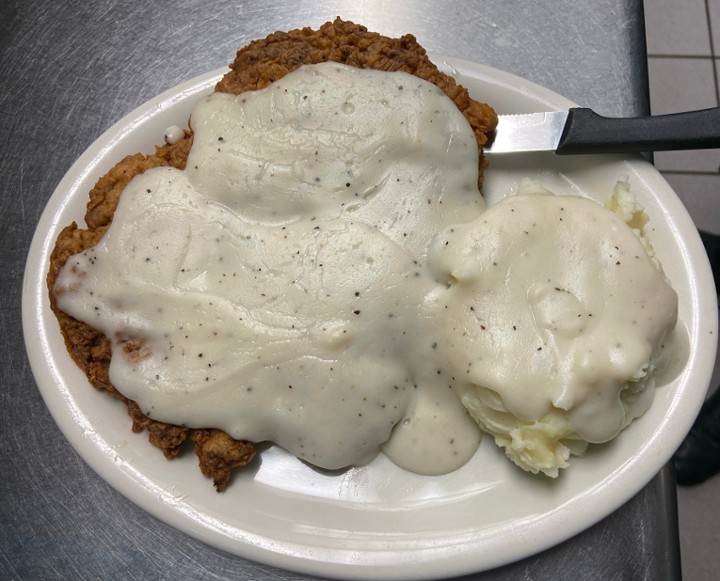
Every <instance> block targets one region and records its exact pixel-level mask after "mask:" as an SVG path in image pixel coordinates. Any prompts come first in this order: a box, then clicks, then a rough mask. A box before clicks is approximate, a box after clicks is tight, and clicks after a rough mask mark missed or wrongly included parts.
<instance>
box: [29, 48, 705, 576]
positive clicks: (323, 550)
mask: <svg viewBox="0 0 720 581" xmlns="http://www.w3.org/2000/svg"><path fill="white" fill-rule="evenodd" d="M435 60H436V62H438V63H440V66H442V67H443V68H444V70H446V71H448V72H450V73H451V74H453V75H455V76H456V77H457V79H458V81H459V82H460V83H462V84H463V85H465V86H466V87H468V88H469V89H470V92H471V94H473V95H474V96H475V97H476V98H478V99H481V100H484V101H487V102H489V103H491V104H493V105H494V106H495V107H496V108H497V109H498V111H499V112H500V113H510V112H532V111H541V110H547V109H560V108H564V107H568V106H571V105H572V103H570V102H569V101H567V100H566V99H564V98H562V97H560V96H559V95H557V94H555V93H552V92H551V91H548V90H547V89H544V88H542V87H539V86H537V85H535V84H532V83H530V82H528V81H525V80H523V79H520V78H518V77H515V76H512V75H509V74H507V73H503V72H499V71H497V70H494V69H490V68H488V67H485V66H480V65H476V64H473V63H468V62H464V61H459V60H456V59H450V58H437V59H435ZM221 74H222V71H215V72H213V73H210V74H207V75H204V76H201V77H198V78H196V79H193V80H191V81H189V82H187V83H185V84H182V85H180V86H178V87H176V88H175V89H172V90H170V91H168V92H166V93H163V94H162V95H160V96H158V97H157V98H155V99H153V100H151V101H149V102H148V103H146V104H145V105H143V106H142V107H140V108H138V109H137V110H135V111H133V112H132V113H130V114H129V115H128V116H127V117H125V118H124V119H122V120H121V121H119V122H118V123H117V124H116V125H114V126H113V127H111V128H110V129H109V130H108V131H107V132H105V133H104V134H103V135H102V136H101V137H100V138H99V139H98V140H97V141H96V142H95V143H93V145H92V146H91V147H90V148H89V149H88V150H87V151H86V152H85V153H84V154H83V155H82V156H81V157H80V158H79V159H78V161H77V162H76V163H75V164H74V165H73V166H72V168H71V169H70V170H69V171H68V173H67V175H66V176H65V177H64V178H63V180H62V181H61V182H60V184H59V185H58V187H57V189H56V190H55V192H54V194H53V195H52V197H51V199H50V201H49V202H48V205H47V207H46V209H45V211H44V213H43V215H42V218H41V220H40V223H39V225H38V228H37V231H36V233H35V237H34V239H33V243H32V246H31V249H30V253H29V256H28V261H27V267H26V272H25V281H24V290H23V326H24V333H25V342H26V345H27V351H28V355H29V358H30V363H31V365H32V369H33V372H34V374H35V378H36V380H37V383H38V386H39V388H40V391H41V392H42V395H43V397H44V399H45V401H46V403H47V406H48V408H49V409H50V411H51V413H52V415H53V417H54V419H55V421H56V422H57V423H58V425H59V426H60V428H61V430H62V431H63V433H64V434H65V436H66V437H67V439H68V440H69V441H70V443H71V444H72V445H73V446H74V448H75V449H76V450H77V451H78V452H79V453H80V455H81V456H82V457H83V458H84V459H85V460H86V461H87V462H88V464H90V466H92V468H93V469H94V470H95V471H96V472H97V473H98V474H100V476H102V477H103V478H104V479H105V480H106V481H107V482H109V483H110V484H111V485H112V486H114V487H115V488H116V489H117V490H119V491H120V492H121V493H122V494H124V495H125V496H127V497H128V498H129V499H131V500H132V501H134V502H135V503H137V504H138V505H140V506H141V507H142V508H144V509H145V510H147V511H148V512H150V513H151V514H153V515H155V516H156V517H158V518H160V519H162V520H163V521H165V522H167V523H169V524H171V525H172V526H174V527H176V528H178V529H180V530H182V531H185V532H186V533H188V534H190V535H193V536H195V537H197V538H198V539H200V540H202V541H204V542H206V543H208V544H210V545H213V546H215V547H218V548H221V549H224V550H226V551H229V552H231V553H234V554H236V555H240V556H242V557H246V558H249V559H253V560H256V561H260V562H263V563H268V564H271V565H275V566H279V567H283V568H287V569H293V570H297V571H301V572H306V573H313V574H318V575H323V576H328V575H330V576H334V577H339V578H349V579H359V578H368V579H369V578H386V579H389V578H401V577H402V578H414V579H426V578H435V577H447V576H452V575H460V574H463V573H470V572H474V571H481V570H486V569H490V568H493V567H497V566H499V565H503V564H505V563H508V562H511V561H515V560H519V559H521V558H524V557H527V556H530V555H532V554H534V553H537V552H539V551H541V550H543V549H546V548H548V547H550V546H552V545H554V544H557V543H559V542H561V541H563V540H565V539H567V538H569V537H571V536H572V535H574V534H576V533H578V532H580V531H582V530H583V529H585V528H587V527H589V526H591V525H592V524H594V523H595V522H597V521H599V520H600V519H602V518H603V517H605V516H607V515H608V514H610V513H611V512H612V511H614V510H615V509H616V508H618V507H619V506H620V505H621V504H623V503H624V502H625V501H626V500H628V499H629V498H630V497H632V496H633V495H634V494H635V493H636V492H638V491H639V490H640V489H641V488H642V487H643V486H644V485H645V484H646V483H647V482H648V481H649V480H650V479H651V478H652V477H653V476H654V475H655V474H656V473H657V472H658V470H659V469H660V468H661V467H662V466H663V465H664V463H665V462H667V461H668V460H669V458H670V457H671V455H672V454H673V452H674V451H675V449H676V448H677V446H678V445H679V444H680V442H681V440H682V438H683V437H684V435H685V434H686V432H687V431H688V430H689V428H690V426H691V424H692V421H693V419H694V418H695V416H696V414H697V411H698V409H699V407H700V405H701V403H702V401H703V398H704V395H705V392H706V389H707V386H708V383H709V381H710V375H711V372H712V367H713V361H714V357H715V341H716V331H717V329H716V321H717V316H716V309H717V305H716V301H715V294H714V288H713V283H712V278H711V273H710V268H709V266H708V263H707V258H706V255H705V252H704V249H703V247H702V245H701V243H700V240H699V237H698V235H697V232H696V230H695V227H694V225H693V223H692V221H691V219H690V217H689V216H688V214H687V212H686V211H685V209H684V207H683V206H682V204H681V202H680V201H679V200H678V198H677V196H676V195H675V194H674V192H673V191H672V190H671V188H670V187H669V186H668V184H667V183H666V182H665V181H664V180H663V179H662V177H661V176H660V175H659V174H658V172H657V171H655V169H654V168H653V167H652V166H651V165H649V164H648V163H646V162H644V161H642V160H640V159H639V158H631V159H628V158H621V157H608V156H584V157H570V158H562V157H558V156H554V155H552V154H541V155H518V156H510V157H502V158H500V157H493V158H492V160H491V161H492V166H491V169H490V170H489V171H488V172H487V177H486V181H485V195H486V198H487V200H488V202H489V203H491V204H492V203H493V202H495V201H497V200H498V199H500V198H502V197H503V196H505V195H506V194H508V193H510V192H512V191H513V190H514V189H515V188H516V187H517V184H518V183H519V181H520V179H522V178H526V177H530V178H535V179H539V180H540V181H541V182H542V183H543V184H544V185H545V186H546V187H548V188H549V189H551V190H554V191H555V192H556V193H562V194H568V193H574V194H580V195H584V196H587V197H591V198H594V199H596V200H598V201H601V202H602V201H604V200H605V199H607V197H608V196H609V195H610V193H611V191H612V188H613V186H614V184H615V182H616V180H618V179H621V178H623V177H627V178H629V180H630V184H631V188H632V191H633V192H634V193H635V195H636V196H637V198H638V200H639V201H640V202H641V203H642V205H643V206H645V208H646V210H647V213H648V214H649V216H650V219H651V222H650V239H651V242H652V243H653V244H654V246H655V249H656V250H657V254H658V256H659V258H660V260H661V261H662V263H663V265H664V267H665V270H666V272H667V274H668V276H669V278H670V279H671V281H672V283H673V286H674V287H675V289H676V290H677V292H678V294H679V298H680V313H679V315H680V319H681V321H682V326H683V328H684V330H685V333H684V336H685V337H686V341H685V347H684V348H681V349H680V351H681V356H680V360H681V361H680V363H678V365H677V368H676V370H675V372H674V373H673V374H671V375H672V377H670V378H669V379H667V380H666V381H664V382H661V385H660V386H659V388H658V390H657V393H656V397H655V401H654V403H653V405H652V407H651V409H650V410H649V411H648V412H647V413H646V414H645V415H644V416H643V417H642V418H640V419H639V420H638V421H636V422H634V423H633V424H632V425H631V426H630V427H629V428H628V429H627V430H626V432H624V433H623V434H621V435H620V437H619V438H618V439H617V440H616V441H614V442H613V443H611V444H609V445H604V446H595V447H593V448H592V449H591V450H590V451H589V453H588V454H587V455H586V456H585V457H583V458H575V459H573V461H572V465H571V466H570V468H569V469H568V470H566V471H565V472H564V473H563V474H561V476H560V478H558V479H557V480H556V481H552V482H551V481H549V480H548V479H546V478H544V477H532V476H529V475H526V474H525V473H523V472H521V471H520V470H519V469H517V468H515V467H514V466H512V465H511V464H510V462H509V461H507V460H506V459H505V458H504V456H503V454H502V453H501V452H500V451H499V450H498V449H497V448H496V447H495V445H494V444H493V442H492V439H491V438H489V437H487V438H485V439H484V440H483V442H482V445H481V447H480V449H479V450H478V452H477V454H476V455H475V457H474V458H473V460H472V461H471V462H470V463H469V464H467V465H466V466H465V467H463V468H462V469H461V470H458V471H457V472H455V473H453V474H449V475H446V476H441V477H423V476H418V475H414V474H409V473H407V472H405V471H403V470H401V469H399V468H397V467H396V466H394V465H393V464H391V463H390V462H389V461H388V460H387V459H386V458H385V457H383V456H380V457H378V458H377V459H376V460H375V461H374V462H373V463H372V464H370V465H369V466H365V467H363V468H357V469H351V470H347V471H344V472H338V473H326V472H320V471H315V470H312V469H311V468H309V467H308V466H306V465H304V464H303V463H301V462H299V461H298V460H296V459H295V458H293V457H290V456H289V455H288V454H286V453H284V452H283V451H282V450H279V449H277V448H276V447H269V448H268V449H267V450H264V451H263V453H262V455H261V458H260V461H258V462H256V463H255V465H254V467H252V468H250V469H249V470H245V471H240V472H239V473H238V474H237V475H236V476H235V477H234V479H233V481H232V482H231V484H230V486H229V487H228V490H227V491H226V492H225V493H224V494H217V493H216V492H215V491H214V489H213V486H212V484H211V482H210V481H209V480H207V479H206V478H204V477H203V476H202V475H201V474H200V471H199V470H198V467H197V460H196V458H195V456H194V455H193V454H192V453H189V454H185V455H184V456H183V457H181V458H178V459H175V460H173V461H166V460H164V459H163V457H162V455H161V454H160V452H159V451H157V450H156V449H154V448H153V447H152V446H151V445H150V444H149V443H148V442H147V435H146V434H133V433H132V432H131V431H130V421H129V419H128V417H127V415H126V413H125V410H124V406H122V405H121V404H119V403H118V402H116V401H114V400H113V399H112V398H110V397H107V396H106V395H105V394H102V393H99V392H96V391H95V390H94V389H92V388H91V387H90V386H89V385H88V382H87V380H86V379H85V376H84V375H83V374H82V373H81V371H80V370H79V369H78V368H77V367H76V366H75V365H74V363H73V362H72V361H71V360H70V358H69V356H68V354H67V352H66V350H65V346H64V343H63V340H62V337H61V335H60V332H59V329H58V325H57V322H56V320H55V317H54V316H53V314H52V312H51V311H50V308H49V303H48V298H47V290H46V286H45V276H46V272H47V269H48V263H49V256H50V253H51V250H52V248H53V245H54V242H55V239H56V237H57V235H58V233H59V231H60V230H61V229H62V228H63V227H64V226H65V225H67V224H69V223H70V222H72V221H73V220H75V221H77V222H78V223H80V224H82V223H83V219H82V218H83V215H84V209H85V204H86V202H87V196H88V192H89V190H90V189H91V187H92V186H93V185H94V183H95V181H96V180H97V179H98V178H99V177H100V176H101V175H103V174H104V173H105V172H106V171H107V170H108V169H109V168H110V167H111V166H112V165H114V164H115V163H116V162H117V161H119V160H120V159H122V158H123V157H124V156H125V155H127V154H131V153H135V152H137V151H142V152H147V153H150V152H152V151H153V146H154V145H155V144H157V143H161V142H162V140H163V135H164V132H165V129H166V127H168V126H170V125H173V124H177V125H180V126H185V125H186V123H187V119H188V117H189V114H190V110H191V108H192V105H193V103H194V101H195V100H196V99H197V97H198V96H199V95H202V94H205V93H207V92H210V91H211V90H212V87H213V85H214V84H215V81H216V80H217V78H218V77H219V76H220V75H221Z"/></svg>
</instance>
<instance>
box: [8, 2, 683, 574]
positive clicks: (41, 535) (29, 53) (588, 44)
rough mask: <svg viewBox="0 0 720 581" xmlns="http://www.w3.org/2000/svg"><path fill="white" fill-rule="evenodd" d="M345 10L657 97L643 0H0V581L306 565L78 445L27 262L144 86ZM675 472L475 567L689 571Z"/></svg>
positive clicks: (628, 103)
mask: <svg viewBox="0 0 720 581" xmlns="http://www.w3.org/2000/svg"><path fill="white" fill-rule="evenodd" d="M336 15H342V16H343V17H344V18H347V19H352V20H355V21H358V22H362V23H364V24H365V25H367V26H368V27H369V28H371V29H374V30H377V31H380V32H383V33H386V34H389V35H400V34H403V33H405V32H413V33H414V34H415V35H416V36H417V37H418V39H419V40H420V42H421V43H422V44H423V45H424V46H425V47H426V48H427V49H428V50H429V51H431V52H434V53H436V54H447V55H451V56H455V57H460V58H464V59H468V60H474V61H477V62H482V63H486V64H488V65H491V66H494V67H497V68H499V69H504V70H507V71H510V72H513V73H515V74H518V75H521V76H523V77H526V78H528V79H531V80H533V81H535V82H538V83H540V84H542V85H544V86H546V87H549V88H551V89H553V90H555V91H557V92H558V93H561V94H563V95H565V96H567V97H569V98H571V99H573V100H575V101H577V102H580V103H582V104H583V105H586V106H590V107H593V108H595V109H596V110H597V111H599V112H601V113H605V114H609V115H620V114H626V115H631V114H640V113H645V112H647V110H648V103H647V76H646V65H645V43H644V27H643V26H644V25H643V19H642V1H641V0H583V1H578V0H547V1H545V2H524V1H521V0H486V1H476V2H456V3H449V2H442V1H439V0H422V1H420V0H416V1H414V2H413V1H411V0H393V1H392V2H388V1H383V0H375V1H362V0H353V1H347V2H343V1H340V0H336V1H330V0H328V1H324V2H316V1H313V0H309V1H304V0H293V1H277V2H272V3H270V2H268V3H264V2H251V1H245V2H243V1H227V0H199V1H193V0H175V1H174V2H160V1H158V2H131V1H126V2H118V1H116V0H86V1H82V0H67V1H60V2H58V1H56V0H3V1H2V3H0V135H1V136H2V138H0V180H2V189H1V190H0V194H1V195H2V201H1V204H2V206H1V211H0V237H1V242H0V260H1V261H2V272H4V273H5V274H4V276H3V277H2V278H1V279H0V280H1V283H0V284H2V287H1V292H0V295H1V296H2V299H0V300H1V303H0V304H1V308H0V324H1V325H2V326H1V331H2V332H0V338H1V339H0V340H1V341H2V345H1V346H0V352H2V353H3V354H4V356H3V357H2V358H1V359H0V366H1V368H0V381H1V382H2V387H1V389H0V398H2V399H1V401H2V404H1V405H0V442H1V444H0V466H2V468H1V469H0V471H1V473H2V477H1V478H0V578H2V579H89V578H92V579H148V578H152V579H171V578H172V579H278V580H284V579H288V580H290V579H305V578H306V577H303V576H300V575H296V574H293V573H289V572H285V571H281V570H278V569H274V568H271V567H266V566H262V565H258V564H255V563H252V562H248V561H245V560H242V559H239V558H235V557H233V556H230V555H227V554H224V553H222V552H220V551H217V550H214V549H212V548H209V547H207V546H205V545H203V544H202V543H200V542H199V541H196V540H194V539H192V538H190V537H188V536H186V535H184V534H183V533H180V532H178V531H176V530H174V529H172V528H171V527H169V526H168V525H165V524H164V523H162V522H160V521H158V520H156V519H155V518H153V517H151V516H150V515H148V514H147V513H145V512H144V511H142V510H140V509H139V508H137V507H135V506H134V505H132V504H130V503H129V502H128V501H126V500H125V499H124V498H123V497H121V496H120V495H119V494H118V493H117V492H115V491H114V490H113V489H111V488H110V487H109V486H108V485H107V484H106V483H105V482H104V481H103V480H101V479H100V478H99V477H98V476H97V475H96V474H95V473H94V472H92V470H91V469H90V468H88V466H87V465H86V464H85V463H84V462H83V461H82V460H81V459H80V458H79V456H78V455H77V454H76V453H75V452H74V451H73V450H72V448H71V447H70V446H69V444H68V443H67V442H66V441H65V439H64V438H63V436H62V434H61V433H60V431H59V430H58V428H57V427H56V426H55V424H54V422H53V420H52V419H51V417H50V415H49V413H48V410H47V408H46V407H45V405H44V403H43V401H42V399H41V397H40V394H39V392H38V390H37V387H36V385H35V381H34V379H33V377H32V374H31V371H30V368H29V365H28V362H27V358H26V355H25V348H24V345H23V339H22V334H21V325H20V304H21V286H22V274H23V267H24V261H25V257H26V254H27V250H28V247H29V244H30V240H31V236H32V233H33V230H34V228H35V225H36V223H37V221H38V218H39V216H40V212H41V211H42V209H43V206H44V205H45V203H46V201H47V200H48V198H49V196H50V194H51V193H52V191H53V189H54V187H55V185H56V184H57V182H58V181H59V180H60V178H61V177H62V175H63V174H64V173H65V171H66V170H67V169H68V168H69V167H70V165H71V164H72V162H73V161H74V160H75V159H76V158H77V157H78V156H79V155H80V154H81V153H82V151H83V150H84V149H85V148H86V147H87V146H88V145H90V143H91V142H92V141H93V140H94V139H95V138H96V137H98V136H99V135H100V134H101V133H102V132H103V131H104V130H105V129H107V128H108V127H109V126H110V125H111V124H112V123H114V122H115V121H117V120H118V119H119V118H120V117H122V116H123V115H124V114H125V113H127V112H129V111H131V110H132V109H134V108H135V107H136V106H138V105H140V104H141V103H143V102H144V101H146V100H147V99H149V98H151V97H153V96H155V95H157V94H158V93H160V92H162V91H164V90H165V89H168V88H170V87H173V86H174V85H176V84H177V83H179V82H181V81H183V80H187V79H189V78H192V77H194V76H196V75H198V74H200V73H204V72H206V71H209V70H212V69H216V68H218V67H221V66H224V65H225V64H227V62H229V60H230V59H231V57H232V56H233V55H234V53H235V50H236V49H237V48H239V47H240V46H242V45H244V44H245V43H247V42H248V41H250V40H252V39H253V38H256V37H260V36H264V35H265V34H267V33H270V32H272V31H274V30H279V29H288V28H294V27H298V26H303V25H313V26H316V25H318V24H320V23H322V22H324V21H326V20H329V19H331V18H333V17H334V16H336ZM676 516H677V513H676V507H675V488H674V477H673V474H672V472H671V471H670V469H669V468H665V469H664V470H663V471H662V472H661V473H660V474H659V475H658V476H657V477H656V478H655V479H654V480H653V481H652V482H651V483H650V484H649V485H648V486H647V487H646V488H645V489H644V490H642V491H641V492H640V493H639V494H638V495H637V496H636V497H635V498H633V499H632V500H631V501H629V502H628V503H627V504H626V505H625V506H624V507H623V508H621V509H620V510H618V511H617V512H616V513H614V514H612V515H611V516H609V517H608V518H606V519H605V520H604V521H602V522H601V523H599V524H598V525H596V526H594V527H592V528H591V529H590V530H588V531H586V532H584V533H582V534H580V535H579V536H577V537H576V538H574V539H571V540H570V541H567V542H565V543H563V544H561V545H559V546H557V547H555V548H553V549H551V550H549V551H547V552H545V553H543V554H541V555H538V556H536V557H532V558H529V559H527V560H525V561H522V562H520V563H516V564H514V565H510V566H507V567H504V568H502V569H498V570H494V571H490V572H486V573H484V574H477V575H471V576H469V577H467V579H490V580H500V579H572V580H581V579H668V578H672V577H679V549H678V542H677V520H676Z"/></svg>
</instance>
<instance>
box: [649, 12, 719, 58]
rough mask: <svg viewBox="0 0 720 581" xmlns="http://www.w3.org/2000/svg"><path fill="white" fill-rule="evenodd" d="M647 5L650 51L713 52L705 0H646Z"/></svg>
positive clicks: (672, 53)
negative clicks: (711, 50)
mask: <svg viewBox="0 0 720 581" xmlns="http://www.w3.org/2000/svg"><path fill="white" fill-rule="evenodd" d="M711 1H713V2H714V3H715V4H717V3H718V0H711ZM644 6H645V27H646V34H647V48H648V54H649V55H651V56H652V55H657V54H662V55H692V56H710V54H711V53H710V35H709V33H708V26H707V11H706V8H705V0H645V3H644ZM669 16H670V17H669Z"/></svg>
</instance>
